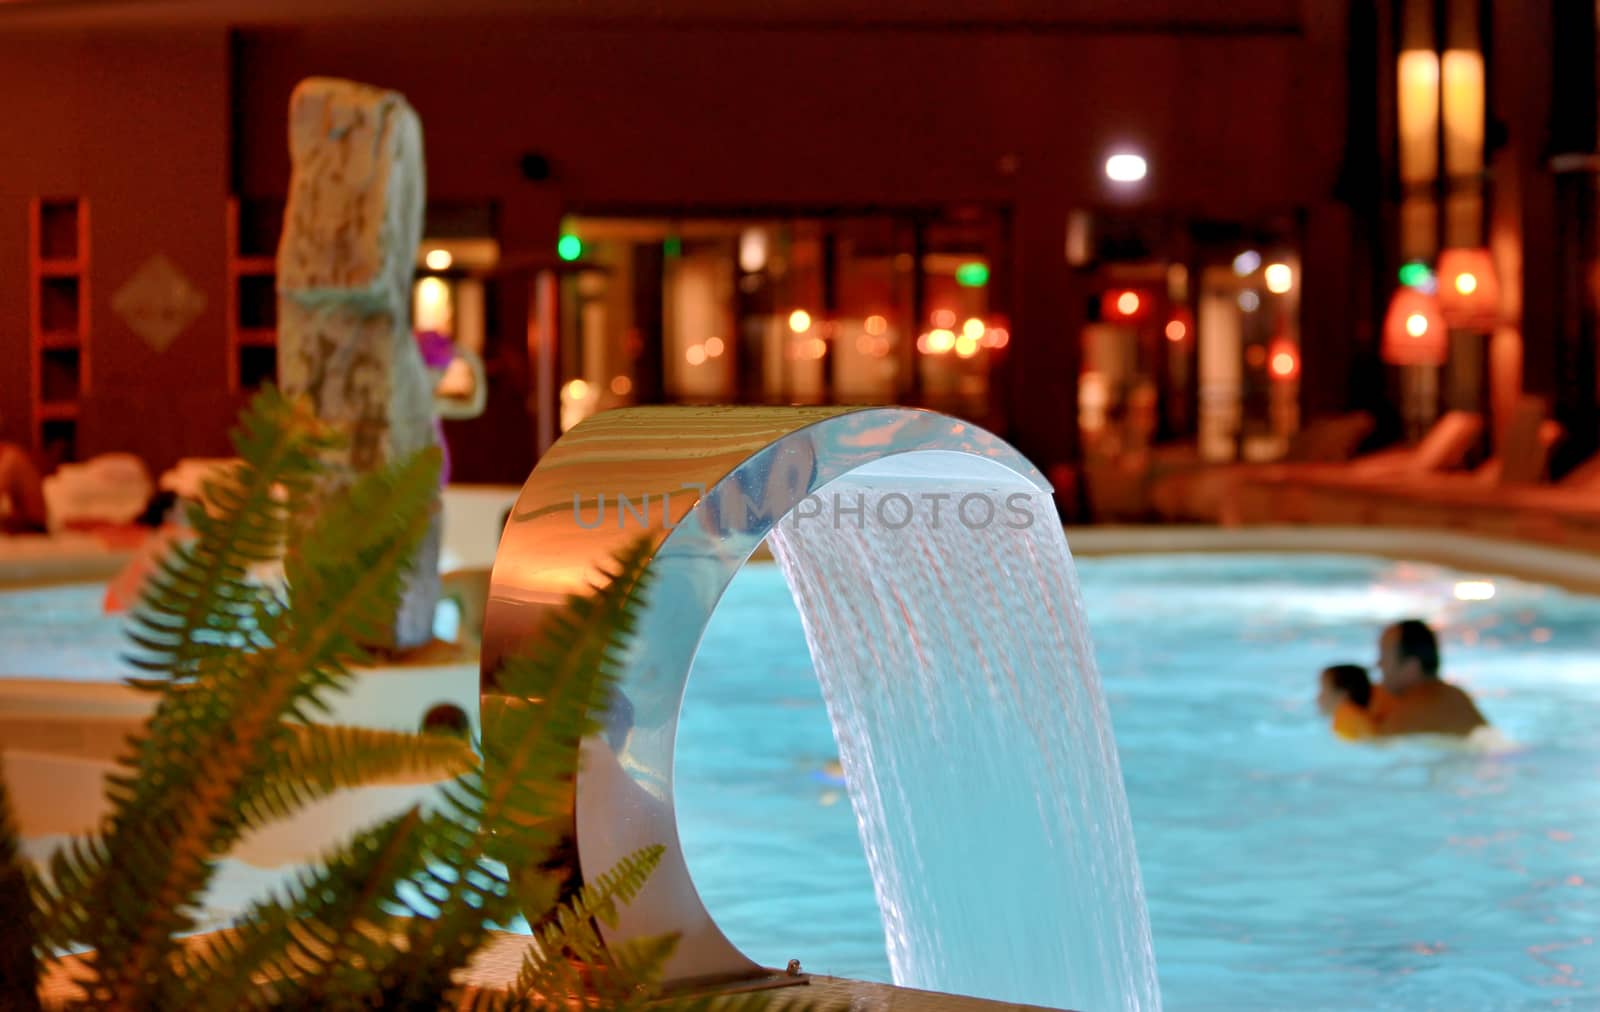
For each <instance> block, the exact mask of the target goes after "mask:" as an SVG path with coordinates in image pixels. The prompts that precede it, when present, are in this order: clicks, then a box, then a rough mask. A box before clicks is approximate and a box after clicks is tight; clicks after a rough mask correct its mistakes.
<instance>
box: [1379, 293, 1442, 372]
mask: <svg viewBox="0 0 1600 1012" xmlns="http://www.w3.org/2000/svg"><path fill="white" fill-rule="evenodd" d="M1448 338H1449V333H1448V331H1447V329H1446V326H1445V322H1444V317H1443V316H1442V315H1440V312H1439V300H1438V299H1436V298H1434V297H1433V296H1432V295H1429V294H1428V293H1426V292H1422V291H1418V290H1417V289H1415V288H1407V287H1404V286H1402V287H1400V288H1397V289H1396V290H1395V293H1394V296H1393V297H1392V298H1390V300H1389V311H1388V312H1387V313H1386V314H1385V315H1384V318H1383V345H1382V349H1383V360H1384V361H1385V362H1388V363H1389V364H1391V365H1442V364H1444V360H1445V355H1446V352H1447V351H1448Z"/></svg>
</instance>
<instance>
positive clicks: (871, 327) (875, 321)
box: [866, 313, 889, 334]
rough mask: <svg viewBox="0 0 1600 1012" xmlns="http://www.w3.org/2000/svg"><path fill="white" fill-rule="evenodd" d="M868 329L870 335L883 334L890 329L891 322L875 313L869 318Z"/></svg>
mask: <svg viewBox="0 0 1600 1012" xmlns="http://www.w3.org/2000/svg"><path fill="white" fill-rule="evenodd" d="M866 327H867V333H869V334H881V333H883V332H884V331H885V330H888V329H889V321H888V320H885V319H884V318H883V317H881V316H878V315H877V314H876V313H874V314H873V315H872V316H869V317H867V323H866Z"/></svg>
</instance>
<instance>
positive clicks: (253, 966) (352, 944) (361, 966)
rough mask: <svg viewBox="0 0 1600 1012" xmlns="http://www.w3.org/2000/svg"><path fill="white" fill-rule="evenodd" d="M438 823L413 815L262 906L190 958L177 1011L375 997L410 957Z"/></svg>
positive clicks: (371, 833) (343, 851)
mask: <svg viewBox="0 0 1600 1012" xmlns="http://www.w3.org/2000/svg"><path fill="white" fill-rule="evenodd" d="M430 835H431V833H430V830H429V822H428V819H427V817H426V816H424V815H423V814H422V813H421V812H420V810H419V809H417V808H412V809H411V810H410V811H408V812H406V813H404V814H403V815H401V816H399V817H397V818H394V819H391V820H389V821H387V822H385V823H383V824H381V825H379V826H376V827H374V828H373V829H370V830H367V831H366V832H363V833H361V834H359V835H358V836H357V837H356V838H355V839H353V840H352V841H350V842H349V843H348V844H346V845H344V846H342V847H340V848H339V849H338V850H336V851H334V852H333V853H331V854H329V855H327V856H325V857H324V858H323V859H322V860H321V861H320V862H319V864H318V866H317V867H316V868H314V869H309V870H305V871H302V872H300V873H299V875H298V876H297V879H296V881H295V883H294V885H292V886H291V887H289V888H288V889H286V890H284V891H283V893H281V894H280V895H279V896H277V897H274V898H273V899H270V900H267V901H264V902H261V903H258V904H256V905H255V906H253V907H252V908H251V909H250V910H249V911H248V912H247V913H246V914H245V916H244V917H243V918H242V920H241V922H240V925H239V927H238V928H237V930H235V931H232V932H229V933H227V934H225V935H221V936H219V937H218V938H217V940H216V942H215V943H214V944H213V945H212V946H210V947H209V948H207V949H205V950H194V949H191V950H189V951H187V952H186V953H185V954H184V956H183V957H182V960H183V962H182V966H181V969H180V972H179V975H178V981H177V984H176V989H175V993H174V994H173V995H172V996H171V999H172V1000H169V1001H168V1002H167V1003H166V1004H167V1006H168V1007H173V1008H192V1007H207V1008H233V1007H245V1008H273V1009H278V1010H287V1009H295V1008H305V1009H319V1008H325V1007H331V1006H332V1005H333V1004H334V1003H335V999H336V998H337V997H339V996H341V995H342V996H344V997H346V998H348V997H351V996H361V995H365V994H368V993H370V992H373V991H375V990H376V989H377V987H378V980H379V975H380V974H382V973H383V972H384V971H385V970H387V969H389V968H390V967H391V966H392V965H393V964H394V963H395V962H397V961H403V960H404V959H405V954H404V952H403V950H401V949H400V948H399V947H398V946H397V944H396V943H397V941H398V940H399V939H400V938H401V936H402V930H401V923H400V922H401V918H402V916H404V915H405V914H408V913H410V912H411V911H409V910H408V909H407V908H406V906H405V904H404V902H403V900H402V897H403V896H404V894H405V889H404V883H405V882H407V881H408V880H409V879H411V878H413V877H414V876H415V875H416V874H417V871H418V869H419V868H420V867H421V866H422V863H423V862H424V861H425V860H426V859H427V853H428V845H429V839H430Z"/></svg>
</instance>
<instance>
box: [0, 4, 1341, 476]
mask: <svg viewBox="0 0 1600 1012" xmlns="http://www.w3.org/2000/svg"><path fill="white" fill-rule="evenodd" d="M330 2H331V0H330ZM1101 6H1102V7H1105V8H1107V9H1108V10H1109V9H1110V7H1112V6H1116V5H1109V6H1108V5H1101ZM1132 6H1133V7H1136V8H1140V9H1141V10H1142V9H1143V8H1148V7H1150V6H1151V5H1150V4H1149V3H1143V4H1133V5H1132ZM1168 6H1172V5H1170V4H1169V5H1168ZM1341 6H1342V5H1341ZM1210 7H1216V8H1218V9H1223V8H1226V7H1227V5H1226V4H1220V5H1219V4H1211V5H1210ZM1210 7H1208V9H1210ZM1293 8H1294V5H1292V4H1289V3H1287V2H1285V0H1256V2H1255V5H1254V9H1253V10H1254V13H1252V15H1251V16H1252V17H1255V18H1256V19H1257V20H1256V21H1254V22H1252V21H1250V20H1248V19H1243V18H1241V19H1238V20H1233V21H1229V20H1228V19H1227V18H1226V17H1220V16H1217V17H1216V18H1214V22H1215V23H1211V24H1210V25H1209V27H1207V28H1205V29H1204V30H1203V31H1200V32H1196V33H1188V34H1178V33H1174V32H1172V31H1168V30H1164V29H1163V28H1161V27H1160V25H1159V24H1152V23H1145V24H1137V25H1132V26H1131V27H1130V26H1129V25H1127V24H1124V26H1123V27H1122V28H1120V29H1117V30H1113V31H1099V30H1090V29H1087V28H1085V27H1084V26H1082V25H1079V26H1059V25H1058V26H1056V27H1051V28H1046V29H1044V30H1041V31H1034V32H1027V31H1021V30H1016V29H1013V28H1010V27H1006V26H1004V25H994V24H991V25H988V26H973V25H970V24H962V23H959V22H954V21H945V22H936V21H928V22H924V23H921V24H916V25H912V26H910V27H904V26H902V27H885V26H883V25H861V24H849V23H826V24H812V25H810V26H798V27H797V26H794V25H787V26H783V27H782V28H781V30H780V29H779V28H778V27H776V26H775V25H767V26H763V25H761V24H752V23H750V22H749V21H742V22H741V21H737V20H734V19H727V18H725V19H722V20H717V19H707V20H703V21H701V22H695V23H689V24H676V23H672V22H671V21H669V20H657V21H655V22H652V23H650V24H647V25H646V26H645V27H639V26H638V25H637V24H634V25H632V26H630V27H629V28H627V29H621V28H617V27H614V26H607V25H604V24H601V23H598V22H596V21H592V20H590V21H562V20H552V21H545V22H540V21H536V20H534V19H532V18H529V17H520V16H512V17H507V18H504V19H500V20H495V21H488V20H482V19H473V18H469V17H459V18H452V19H441V18H432V19H427V18H424V19H412V20H404V21H398V22H395V23H392V24H376V23H363V22H358V21H338V22H327V23H315V24H309V25H307V26H303V27H298V28H252V29H245V30H238V31H236V32H234V33H232V34H230V32H229V31H228V30H227V29H225V28H222V27H199V26H196V27H189V28H184V29H181V30H180V29H173V28H164V29H163V28H154V27H152V28H149V29H139V30H134V29H130V28H115V29H114V28H109V27H105V28H99V27H97V28H92V29H85V28H77V29H71V30H68V29H52V30H51V31H50V33H49V34H41V35H39V36H37V37H34V38H26V37H22V36H19V35H17V34H15V33H11V34H7V35H0V122H5V123H7V125H8V126H11V127H15V129H10V130H7V131H0V164H3V165H5V166H6V168H7V171H5V172H3V173H0V275H3V276H4V277H5V278H7V279H12V278H18V277H19V274H18V273H17V272H18V271H19V270H20V266H21V264H22V262H23V261H22V259H21V257H22V249H21V247H22V245H23V243H24V238H23V237H24V236H25V229H24V228H23V217H22V213H23V212H22V208H23V206H24V204H23V201H24V200H25V198H26V197H27V196H28V195H29V194H32V193H36V192H65V193H77V192H82V193H85V194H87V195H88V196H89V197H90V198H91V200H92V201H93V204H94V270H93V276H92V283H93V293H94V337H93V340H94V347H95V356H96V363H95V366H96V374H95V390H94V395H93V399H92V401H91V403H90V405H89V407H88V409H87V414H86V416H85V419H84V423H83V428H82V433H81V435H80V444H81V445H80V449H81V451H83V452H97V451H103V450H110V449H131V450H135V451H137V452H140V453H142V454H144V455H145V456H147V457H148V458H150V460H151V464H152V466H155V467H158V468H159V467H162V466H165V465H166V464H167V463H170V460H171V459H172V458H173V457H175V456H176V455H178V452H179V451H180V449H181V450H182V452H184V453H191V454H193V453H211V452H216V451H218V450H220V449H221V448H222V447H223V446H224V445H225V444H224V443H223V435H222V434H223V431H224V429H225V423H226V420H227V419H228V418H229V417H230V414H231V411H232V408H233V402H232V399H231V398H230V397H229V396H228V395H227V392H226V389H227V388H226V381H227V371H228V369H229V368H230V364H229V363H228V362H227V360H226V358H227V356H226V351H225V342H224V331H223V317H222V313H223V310H224V305H225V292H224V291H223V285H224V235H223V215H224V202H225V199H226V195H227V192H228V190H229V188H230V179H232V180H234V181H236V182H237V185H238V187H239V189H240V191H241V192H242V193H243V194H245V195H249V196H272V195H278V194H281V193H282V192H283V191H284V190H285V188H286V183H287V174H288V157H287V152H286V149H285V143H284V137H285V106H286V102H287V99H288V95H289V92H290V90H291V88H292V87H293V86H294V84H295V82H296V81H298V80H299V79H301V78H302V77H304V76H308V75H311V74H333V75H338V76H346V77H352V78H356V79H360V80H364V81H368V82H371V83H375V84H380V85H385V86H388V87H393V88H396V89H398V90H400V91H402V92H404V93H405V94H406V95H407V96H408V97H409V98H410V100H411V101H412V103H413V104H414V105H415V106H416V107H417V109H418V111H419V112H420V113H421V116H422V120H423V124H424V130H425V133H426V140H427V153H428V154H427V157H428V168H429V190H430V193H431V194H433V195H434V196H435V197H438V198H442V199H472V200H482V199H490V200H494V201H496V202H497V203H498V205H499V207H500V229H501V239H502V243H503V245H504V246H505V248H506V250H507V252H509V253H513V254H514V253H517V252H519V251H524V250H538V251H541V252H548V249H549V246H550V244H551V243H552V242H553V240H554V234H555V229H556V227H557V223H558V221H559V217H560V215H561V213H563V212H564V211H571V210H580V209H583V210H596V209H607V208H623V207H627V206H657V207H660V206H676V207H693V206H700V207H717V206H723V207H727V206H741V205H752V204H758V205H769V206H774V207H789V208H796V209H800V208H804V207H807V206H822V205H829V206H831V205H840V204H852V205H872V204H878V205H898V206H905V205H909V204H920V203H927V204H935V203H937V204H946V203H951V202H960V201H981V202H985V203H996V204H1005V205H1009V206H1011V208H1012V209H1013V212H1014V222H1015V226H1014V236H1015V250H1014V252H1015V257H1014V271H1013V273H1014V284H1015V289H1014V291H1012V292H1011V293H1010V298H1009V299H1008V300H1007V301H1009V302H1010V303H1011V304H1013V305H1014V306H1015V312H1014V321H1013V323H1014V326H1013V332H1014V334H1015V338H1014V341H1013V351H1012V353H1011V355H1010V369H1009V371H1008V373H1007V374H1005V375H1001V376H997V377H996V381H997V384H998V389H1000V390H1001V391H1003V392H1005V394H1006V395H1007V396H1008V398H1009V400H1010V402H1011V416H1012V428H1013V431H1011V432H1009V433H1007V434H1008V435H1010V436H1011V437H1012V438H1013V439H1015V440H1016V441H1017V442H1018V444H1019V446H1021V448H1022V449H1023V450H1024V451H1025V452H1029V453H1031V454H1033V455H1034V456H1035V457H1036V458H1038V459H1040V461H1041V462H1042V463H1044V464H1046V465H1048V464H1049V463H1050V462H1051V461H1054V460H1059V459H1062V458H1064V457H1066V456H1068V455H1070V453H1071V450H1072V440H1073V439H1074V434H1075V422H1074V421H1073V419H1074V411H1073V408H1072V405H1073V402H1074V399H1075V377H1076V373H1077V355H1078V349H1077V342H1076V340H1075V335H1076V333H1077V330H1078V326H1079V323H1080V322H1081V317H1082V312H1083V304H1084V302H1085V300H1086V297H1087V291H1086V289H1085V287H1084V286H1085V285H1086V281H1085V279H1084V278H1082V277H1080V276H1078V275H1076V274H1074V273H1073V272H1072V271H1071V269H1070V268H1069V267H1068V266H1067V265H1066V264H1065V262H1064V257H1063V256H1062V247H1063V243H1064V229H1065V218H1066V215H1067V212H1068V211H1069V210H1070V209H1071V208H1073V207H1079V206H1086V205H1087V206H1092V205H1105V204H1115V203H1116V202H1117V201H1118V199H1120V198H1119V197H1118V196H1117V195H1116V194H1113V193H1111V192H1109V191H1108V190H1107V189H1106V184H1105V183H1104V181H1103V179H1102V176H1101V164H1102V161H1103V157H1104V155H1105V153H1106V152H1107V150H1108V149H1109V148H1110V147H1111V146H1112V145H1114V144H1118V143H1131V144H1135V145H1137V146H1139V147H1140V148H1141V149H1142V150H1144V151H1145V153H1146V154H1147V155H1148V156H1149V158H1150V160H1151V167H1152V174H1151V178H1150V180H1149V182H1148V185H1147V186H1146V188H1145V192H1144V194H1143V196H1142V198H1141V199H1143V200H1144V201H1146V202H1147V203H1149V204H1153V205H1157V206H1165V207H1170V208H1174V209H1181V210H1184V211H1190V212H1197V213H1201V214H1205V215H1210V216H1216V217H1226V216H1250V215H1259V214H1266V213H1274V212H1279V211H1283V210H1289V209H1294V208H1300V207H1305V206H1307V205H1311V204H1316V203H1318V202H1321V201H1325V199H1326V195H1327V194H1328V193H1329V192H1330V190H1331V187H1332V181H1333V176H1334V173H1335V171H1336V167H1337V162H1338V156H1339V152H1340V150H1341V145H1342V136H1341V134H1342V131H1341V129H1340V126H1341V125H1342V122H1343V119H1342V116H1343V110H1342V107H1341V103H1342V93H1343V92H1342V74H1343V67H1342V63H1341V60H1342V51H1341V50H1339V48H1338V46H1337V45H1331V46H1330V45H1329V44H1328V40H1329V39H1330V38H1333V37H1336V36H1337V33H1338V26H1337V25H1334V27H1333V28H1332V29H1329V28H1328V27H1327V25H1325V24H1323V22H1329V21H1337V20H1338V19H1337V18H1333V19H1329V18H1320V19H1318V18H1313V19H1310V20H1308V21H1307V22H1306V24H1305V25H1303V26H1302V27H1301V28H1300V29H1298V30H1297V29H1296V28H1295V26H1294V22H1293V20H1292V15H1286V14H1285V11H1286V10H1293ZM1130 9H1132V8H1130ZM1102 13H1103V12H1102ZM1145 13H1146V14H1148V13H1149V12H1148V11H1146V12H1145ZM1247 13H1250V12H1247ZM1141 16H1143V15H1141ZM1252 25H1253V27H1252ZM41 31H43V30H42V29H41ZM230 62H231V64H232V67H231V69H230ZM230 123H231V124H232V128H231V130H230ZM528 150H539V151H542V152H544V153H545V154H547V155H548V156H549V157H550V158H551V160H552V161H553V163H554V167H555V173H556V177H555V179H553V180H552V181H550V182H548V183H543V184H536V183H530V182H527V181H525V180H523V179H522V178H521V176H520V174H519V171H518V158H519V156H520V155H521V154H522V153H523V152H524V151H528ZM14 168H15V171H12V170H13V169H14ZM156 252H163V253H165V254H166V255H168V256H169V257H171V258H172V259H173V260H174V261H176V262H177V263H178V264H179V265H180V267H181V268H182V269H183V271H184V272H185V273H186V274H187V275H188V277H189V278H190V280H191V281H192V282H194V283H195V284H196V285H198V286H199V287H200V288H201V289H202V290H204V291H205V292H206V294H207V297H208V299H209V306H208V308H207V310H206V312H205V314H204V315H203V316H202V317H201V318H200V319H199V320H198V321H197V322H196V323H194V324H193V325H191V326H190V328H189V329H188V331H187V332H186V333H185V334H184V335H183V336H182V337H181V338H180V339H179V340H178V341H177V342H176V343H175V344H174V345H173V346H172V347H170V348H169V349H168V350H167V351H165V352H164V353H161V354H156V353H154V352H152V351H150V350H149V349H147V348H145V347H144V345H143V344H142V342H140V341H139V340H138V338H137V337H135V336H134V335H133V334H132V333H131V332H129V331H128V330H127V328H126V327H125V326H124V325H122V324H121V322H120V321H118V320H117V319H116V317H115V316H114V315H113V314H112V313H111V312H110V308H109V302H110V298H111V294H112V292H113V291H114V290H115V288H116V286H118V285H120V284H121V283H122V282H123V281H125V280H126V279H127V277H128V276H130V275H131V274H132V272H133V271H134V269H135V268H136V267H137V266H138V265H139V264H140V263H141V262H143V260H144V259H145V258H147V257H149V256H150V255H152V254H154V253H156ZM1312 269H1313V265H1311V264H1309V263H1308V265H1307V272H1308V273H1310V272H1311V270H1312ZM25 287H26V286H25V284H23V283H21V282H20V281H17V282H12V281H10V280H8V281H6V282H5V283H0V363H4V370H5V371H4V374H3V375H4V384H3V388H0V412H3V413H4V415H5V419H6V421H5V432H6V433H7V436H8V437H9V438H18V437H19V436H22V435H23V432H22V431H21V428H22V423H23V418H24V415H25V411H26V404H25V402H24V401H25V391H24V392H22V393H20V394H19V389H20V387H21V386H22V385H24V383H23V380H24V378H25V376H26V372H25V367H26V360H25V357H24V354H23V351H22V348H23V346H22V343H21V342H22V335H23V328H24V325H25V320H26V317H25V313H26V303H25V301H24V294H25V293H24V292H23V291H22V289H24V288H25ZM516 301H517V297H516V295H515V293H512V294H509V295H508V296H507V301H506V303H505V305H503V306H502V313H503V319H505V320H506V321H507V322H506V323H505V324H504V326H505V327H506V329H507V330H508V332H511V333H515V328H516V327H517V326H518V324H517V323H516V322H515V321H516V319H517V317H516V315H515V310H516V308H517V306H516ZM1330 301H1334V300H1330ZM1309 308H1310V307H1308V310H1309Z"/></svg>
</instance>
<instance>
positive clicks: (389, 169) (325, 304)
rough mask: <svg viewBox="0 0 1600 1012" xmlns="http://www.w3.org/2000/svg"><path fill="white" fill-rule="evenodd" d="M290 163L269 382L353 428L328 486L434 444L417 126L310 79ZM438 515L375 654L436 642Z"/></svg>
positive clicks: (299, 104) (292, 107) (334, 83)
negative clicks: (422, 314)
mask: <svg viewBox="0 0 1600 1012" xmlns="http://www.w3.org/2000/svg"><path fill="white" fill-rule="evenodd" d="M289 153H290V159H291V162H292V167H293V171H292V175H291V177H290V181H289V201H288V207H287V209H286V211H285V213H284V227H283V241H282V243H281V245H280V246H279V247H278V265H277V266H278V383H279V385H280V386H281V387H282V388H283V389H284V391H285V392H287V393H290V394H306V395H308V396H309V397H310V398H311V400H312V403H313V404H314V405H315V407H316V411H317V414H318V415H320V416H321V417H322V418H324V419H327V420H328V421H331V422H335V423H337V424H339V425H340V426H342V427H344V428H345V429H346V430H347V431H348V433H349V437H350V444H349V450H348V454H347V455H345V457H344V459H343V460H341V461H340V462H339V463H340V464H342V465H343V467H342V468H340V477H339V478H338V479H336V485H337V484H338V483H342V482H347V481H349V480H350V479H351V478H352V477H353V476H354V475H355V474H357V473H359V472H363V471H369V470H372V469H375V468H378V467H382V466H384V465H385V464H387V463H389V462H391V461H394V460H398V459H402V458H404V457H406V456H408V455H410V454H412V453H415V452H416V451H418V450H421V449H423V448H425V447H428V446H434V445H436V440H437V437H436V435H435V428H434V424H433V421H434V419H433V383H432V382H431V380H430V378H429V376H428V372H427V369H426V367H425V366H424V365H423V362H422V356H421V355H420V354H419V353H418V351H417V346H416V341H415V340H414V338H413V337H412V333H411V282H412V276H413V270H414V265H415V263H416V256H417V245H418V243H420V242H421V240H422V212H423V202H424V194H425V192H426V187H425V181H424V174H423V162H422V126H421V124H420V122H419V121H418V119H417V114H416V113H415V112H414V111H412V109H411V107H410V106H409V105H407V104H406V101H405V99H404V98H402V97H401V96H400V95H397V94H395V93H394V92H391V91H382V90H380V89H377V88H372V87H368V86H366V85H362V84H355V83H353V82H350V81H340V80H335V79H332V78H309V79H307V80H305V81H302V82H301V83H300V85H299V86H298V87H297V88H295V90H294V94H293V96H291V97H290V99H289ZM437 505H438V504H437V502H436V503H435V507H436V508H435V519H434V523H433V527H432V528H431V530H430V531H429V534H428V536H427V538H426V539H425V540H424V544H423V546H422V550H421V551H420V553H419V555H418V559H417V563H416V567H415V569H414V571H413V572H412V574H411V576H410V578H409V580H408V581H407V587H406V592H405V596H404V598H403V600H402V602H401V605H400V607H399V609H398V612H397V614H396V615H395V618H394V623H393V627H392V639H391V640H390V642H386V643H377V644H372V645H373V646H384V647H392V648H396V649H402V650H403V649H409V648H412V647H415V646H418V645H421V644H423V643H426V642H427V641H428V640H429V639H431V638H432V635H433V613H434V608H435V606H436V604H437V603H438V600H439V576H438V570H439V564H438V557H439V541H440V521H439V518H438V510H437Z"/></svg>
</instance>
